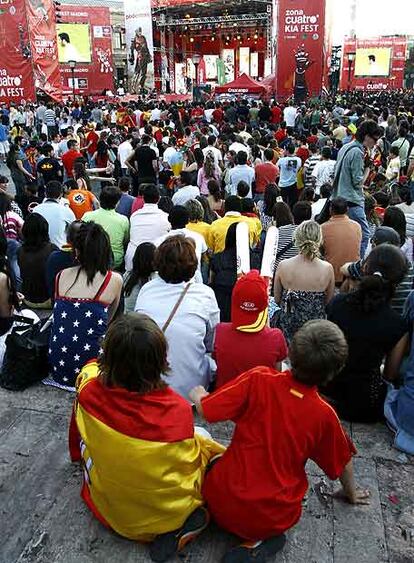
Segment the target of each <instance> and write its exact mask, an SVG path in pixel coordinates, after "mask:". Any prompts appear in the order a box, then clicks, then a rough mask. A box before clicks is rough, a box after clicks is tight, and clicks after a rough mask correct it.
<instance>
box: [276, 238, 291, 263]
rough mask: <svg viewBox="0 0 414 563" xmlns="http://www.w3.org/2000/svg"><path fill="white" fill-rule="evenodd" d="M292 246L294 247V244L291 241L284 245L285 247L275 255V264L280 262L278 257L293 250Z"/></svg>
mask: <svg viewBox="0 0 414 563" xmlns="http://www.w3.org/2000/svg"><path fill="white" fill-rule="evenodd" d="M294 245H295V242H294V241H293V240H291V241H290V242H288V243H287V244H285V246H284V247H283V248H282V249H281V250H280V251H279V252H278V253H277V254H276V262H277V261H278V260H280V257H281V256H283V255H284V254H285V252H287V251H288V250H290V249H291V248H293V246H294Z"/></svg>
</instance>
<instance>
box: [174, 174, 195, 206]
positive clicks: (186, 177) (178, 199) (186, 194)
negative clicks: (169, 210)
mask: <svg viewBox="0 0 414 563" xmlns="http://www.w3.org/2000/svg"><path fill="white" fill-rule="evenodd" d="M198 195H200V190H199V188H198V187H197V186H192V185H191V174H190V173H189V172H180V180H179V189H178V191H177V192H176V193H175V194H174V195H173V196H172V200H173V204H174V205H185V204H186V203H187V201H189V200H190V199H195V198H196V197H197V196H198Z"/></svg>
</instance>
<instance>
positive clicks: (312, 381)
mask: <svg viewBox="0 0 414 563" xmlns="http://www.w3.org/2000/svg"><path fill="white" fill-rule="evenodd" d="M347 353H348V346H347V343H346V340H345V337H344V335H343V333H342V331H341V330H340V329H339V328H338V327H337V326H335V325H334V324H333V323H330V322H329V321H323V320H314V321H309V322H308V323H306V324H305V325H304V326H303V327H302V328H301V329H300V330H299V331H298V332H297V333H296V334H295V336H294V338H293V340H292V343H291V346H290V360H291V364H292V371H286V372H282V373H280V372H278V371H276V370H275V369H272V368H269V367H261V366H260V367H257V368H254V369H251V370H250V371H247V372H246V373H244V374H242V375H240V377H238V378H237V379H235V380H234V381H231V382H230V383H228V384H227V385H225V386H224V387H222V388H221V389H219V390H218V391H216V392H215V393H213V394H211V395H209V394H208V393H207V392H206V391H205V390H204V389H203V388H202V387H200V386H199V387H196V388H194V389H193V390H192V391H191V392H190V397H191V398H192V399H193V401H194V402H195V404H196V406H197V410H198V412H199V413H200V414H201V415H203V416H204V418H205V419H206V420H207V421H209V422H211V423H212V422H218V421H221V420H229V419H230V420H233V421H234V422H235V423H236V428H235V432H234V435H233V439H232V441H231V444H230V446H229V447H228V449H227V450H226V452H225V453H224V455H223V456H222V457H221V458H220V459H218V460H217V461H216V462H215V463H214V465H213V466H212V467H211V469H210V470H209V471H208V473H207V474H206V477H205V480H204V485H203V496H204V499H205V500H206V502H207V505H208V508H209V511H210V513H211V515H212V517H213V518H214V520H215V521H216V522H217V524H218V525H219V526H221V527H222V528H224V529H225V530H227V531H229V532H231V533H233V534H235V535H237V536H239V537H240V538H242V539H243V540H244V541H245V542H246V541H247V542H248V543H244V544H243V545H240V546H238V547H236V548H234V549H232V550H230V551H229V552H228V553H227V554H226V555H225V557H224V559H223V563H236V562H237V563H243V562H252V563H253V562H254V561H265V560H266V558H267V557H270V556H272V555H274V554H275V553H276V552H277V551H279V550H280V549H282V547H283V545H284V543H285V536H284V532H285V531H286V530H288V529H289V528H291V527H292V526H294V525H295V524H296V523H297V522H298V520H299V519H300V516H301V511H302V501H303V498H304V496H305V494H306V491H307V489H308V481H307V478H306V472H305V464H306V462H307V461H308V459H312V460H313V461H314V462H315V463H317V464H318V465H319V467H320V468H321V469H322V470H323V471H325V473H326V474H327V475H328V477H329V478H330V479H333V480H334V479H338V478H339V479H340V480H341V483H342V486H343V491H341V494H343V496H345V498H347V499H348V501H349V502H350V503H352V504H366V503H367V502H368V500H367V499H368V496H369V492H368V491H361V490H358V489H357V488H356V486H355V482H354V477H353V468H352V456H353V455H354V454H355V453H356V450H355V447H354V445H353V444H352V442H351V440H350V439H349V438H348V436H347V435H346V434H345V432H344V430H343V428H342V426H341V423H340V421H339V419H338V417H337V415H336V414H335V411H334V410H333V409H332V407H330V406H329V405H328V404H327V403H326V402H325V401H323V400H322V398H321V397H320V396H319V394H318V391H317V386H318V385H320V384H323V383H325V382H327V381H329V380H330V379H331V378H333V377H334V376H335V375H336V374H337V373H339V371H340V370H341V369H342V368H343V366H344V365H345V362H346V359H347ZM223 499H225V501H223Z"/></svg>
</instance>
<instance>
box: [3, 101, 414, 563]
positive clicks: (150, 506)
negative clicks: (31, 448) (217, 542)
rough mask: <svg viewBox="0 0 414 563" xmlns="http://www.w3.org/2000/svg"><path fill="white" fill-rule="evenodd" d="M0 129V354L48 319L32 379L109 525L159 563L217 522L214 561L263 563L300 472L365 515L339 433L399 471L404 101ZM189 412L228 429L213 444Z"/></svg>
mask: <svg viewBox="0 0 414 563" xmlns="http://www.w3.org/2000/svg"><path fill="white" fill-rule="evenodd" d="M0 117H1V124H0V157H1V159H2V163H3V164H2V166H3V170H5V168H4V167H5V166H7V167H8V172H9V173H8V174H5V175H3V176H1V177H0V217H1V227H0V287H1V291H0V308H1V313H0V315H1V316H0V329H1V332H0V335H1V336H2V338H3V339H4V338H5V337H6V335H7V334H8V333H9V331H10V330H11V328H12V326H13V323H14V317H13V316H14V314H15V312H16V311H20V310H21V309H22V308H23V307H24V308H26V309H30V310H35V311H36V310H37V311H40V310H41V311H42V312H44V311H48V310H49V311H50V313H49V314H50V317H51V319H52V324H51V334H50V345H49V364H50V372H49V375H48V377H47V378H46V379H45V380H44V381H43V383H44V384H46V385H52V386H54V387H57V388H60V389H63V390H67V391H72V392H76V401H75V404H74V410H73V415H72V421H71V429H70V451H71V456H72V459H73V460H74V461H81V462H82V465H83V468H84V470H85V471H84V483H83V488H82V497H83V499H84V500H85V502H86V503H87V505H88V506H89V507H90V509H91V511H92V512H93V514H94V515H95V516H96V517H97V518H98V519H99V520H100V521H101V522H102V523H103V524H104V525H106V526H108V527H110V528H111V529H113V530H115V531H116V532H118V533H119V534H121V535H123V536H125V537H127V538H130V539H135V540H140V541H144V542H151V543H150V555H151V558H152V559H153V560H154V561H167V560H168V559H169V558H170V557H171V556H173V555H174V553H175V552H176V551H178V550H180V549H182V547H183V546H184V545H185V544H186V543H188V542H189V541H190V540H192V539H194V538H195V537H196V536H197V535H198V534H199V533H201V532H202V531H203V530H204V529H205V528H206V526H207V525H208V523H209V520H210V517H212V518H213V519H214V520H215V521H216V522H217V523H218V524H219V525H220V526H221V527H222V528H223V529H225V530H227V531H229V532H231V533H233V534H235V535H236V536H238V537H240V538H241V540H242V541H243V543H242V544H241V545H239V546H237V547H235V548H233V549H231V550H230V551H229V552H228V553H226V555H225V556H224V559H223V561H224V562H225V563H232V562H234V563H236V562H244V561H246V562H248V561H265V560H266V558H268V557H271V556H272V555H273V554H274V553H276V552H277V551H279V550H280V549H282V547H283V545H284V542H285V536H284V533H285V532H286V531H287V530H288V529H289V528H291V527H292V526H294V525H295V523H296V522H297V521H298V520H299V518H300V514H301V502H302V500H303V497H304V495H305V493H306V490H307V480H306V474H305V470H304V467H305V464H306V461H307V460H308V459H312V460H314V461H315V462H316V463H317V464H318V465H319V466H320V467H321V469H322V470H323V471H325V473H326V474H327V475H328V476H329V477H330V478H331V479H338V478H339V479H340V480H341V483H342V487H343V488H342V490H341V491H340V492H339V495H342V496H343V497H344V498H345V499H347V500H348V501H349V502H351V503H353V504H359V503H362V504H363V503H367V502H369V492H368V491H362V490H360V489H359V488H357V486H356V484H355V480H354V477H353V470H352V457H353V455H354V454H355V453H356V450H355V447H354V445H353V444H352V441H351V440H350V438H349V437H348V436H347V435H346V433H345V432H344V430H343V429H342V426H341V423H340V421H339V418H338V417H340V418H342V419H344V420H348V421H355V422H362V423H373V422H378V421H386V423H387V424H388V426H389V428H390V431H391V432H392V433H393V434H394V437H393V440H394V445H395V447H396V448H398V449H400V450H402V451H404V452H406V453H408V454H413V455H414V400H413V392H414V387H413V381H414V346H413V345H412V327H413V320H414V313H413V311H414V293H413V292H412V289H413V279H414V270H413V261H414V251H413V236H414V191H413V188H414V98H413V96H412V95H410V94H409V93H406V92H403V91H402V92H392V93H384V92H382V93H380V94H374V93H372V94H363V93H358V92H356V93H355V92H353V93H349V92H348V93H342V94H339V95H338V96H337V97H336V98H335V99H331V98H327V99H320V100H315V101H309V102H308V103H306V104H303V105H301V106H299V107H296V106H295V104H294V102H293V101H288V102H286V103H284V104H278V103H277V102H276V101H272V102H271V103H268V102H265V101H263V102H262V101H258V100H247V99H238V100H234V101H226V102H220V101H217V102H216V101H209V102H206V103H196V102H194V103H190V102H185V103H180V102H175V103H171V104H167V103H165V102H162V101H161V102H159V101H157V100H153V101H148V100H145V99H140V98H138V99H137V101H135V102H129V103H121V104H120V105H118V106H115V105H113V104H104V103H92V102H89V101H87V100H86V101H85V102H83V103H78V102H76V103H73V104H69V105H66V106H64V105H56V104H51V103H49V104H47V105H45V104H43V103H39V104H38V105H37V106H29V105H26V106H13V105H12V104H11V105H8V106H7V105H6V104H3V106H2V107H1V110H0ZM8 176H10V177H11V179H12V180H13V184H14V188H15V189H14V191H13V189H12V187H9V185H8ZM241 223H244V224H246V225H247V227H245V228H246V232H247V231H248V236H247V235H246V237H247V238H246V241H247V240H248V248H246V249H245V250H246V253H247V255H248V256H249V258H250V268H251V269H250V271H247V270H248V269H247V270H246V271H245V272H242V275H240V272H239V275H238V271H239V270H240V264H239V263H238V262H239V260H240V256H239V254H240V239H239V240H238V232H239V229H238V225H239V224H241ZM272 227H276V228H277V233H278V237H277V245H275V252H274V256H273V257H272V275H271V276H270V277H269V276H268V277H266V278H265V277H264V276H262V275H261V274H260V270H261V266H262V261H263V254H264V247H265V241H266V236H267V234H268V232H269V229H271V228H272ZM246 245H247V242H246ZM192 406H193V407H194V408H195V409H196V410H197V411H198V413H199V416H201V417H204V419H205V420H206V421H208V422H209V423H216V422H219V421H224V420H232V421H233V422H234V423H235V425H236V426H235V432H234V434H233V437H232V440H231V443H230V445H229V446H228V447H227V448H224V447H223V446H222V445H221V444H219V443H217V442H216V441H214V440H213V439H212V438H211V436H210V435H209V434H208V433H207V432H206V431H205V430H204V429H202V428H199V427H196V428H194V421H193V411H192ZM298 420H300V421H301V425H300V426H299V425H298V424H297V421H298ZM391 435H392V434H391V433H390V439H391ZM137 475H138V477H139V486H137ZM223 499H225V501H223Z"/></svg>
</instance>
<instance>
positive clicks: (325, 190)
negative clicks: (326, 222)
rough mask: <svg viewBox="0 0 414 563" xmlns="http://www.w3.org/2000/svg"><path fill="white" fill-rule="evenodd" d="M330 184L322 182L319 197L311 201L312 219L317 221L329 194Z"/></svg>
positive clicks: (330, 191) (330, 190)
mask: <svg viewBox="0 0 414 563" xmlns="http://www.w3.org/2000/svg"><path fill="white" fill-rule="evenodd" d="M331 193H332V186H331V184H323V185H322V186H321V193H320V196H321V197H320V198H319V199H318V200H317V201H315V202H313V203H312V219H314V220H315V221H317V219H318V215H319V213H321V211H322V209H323V208H324V206H325V203H326V201H327V199H328V198H329V197H330V196H331Z"/></svg>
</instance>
